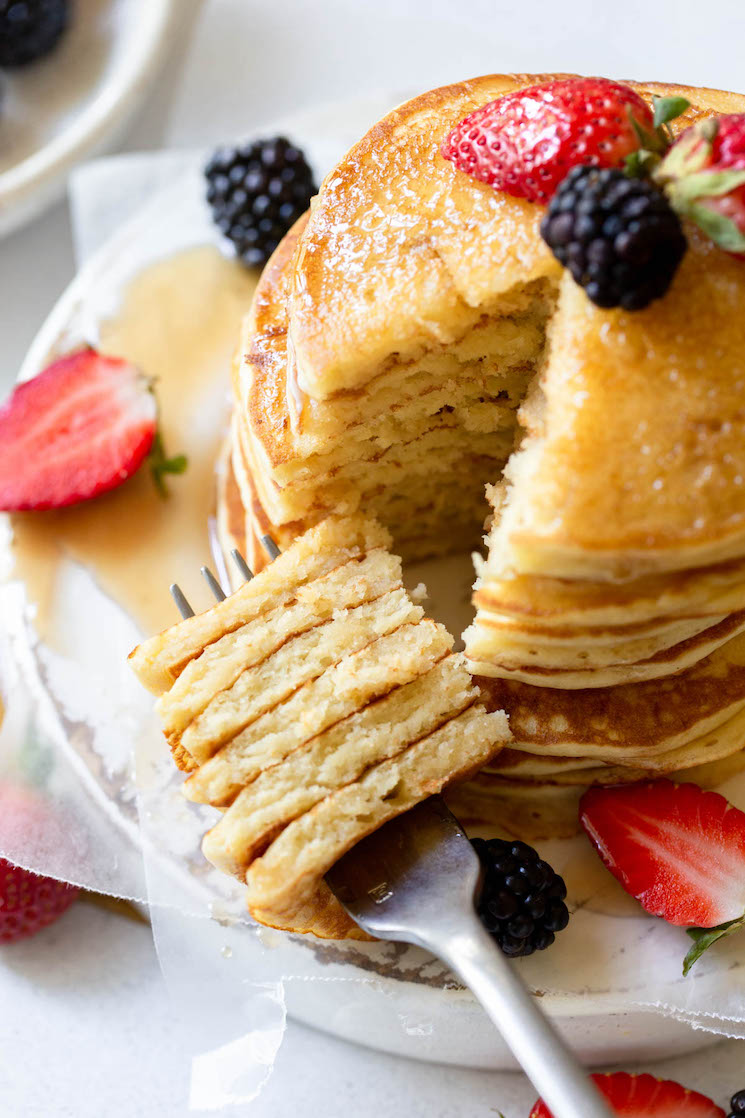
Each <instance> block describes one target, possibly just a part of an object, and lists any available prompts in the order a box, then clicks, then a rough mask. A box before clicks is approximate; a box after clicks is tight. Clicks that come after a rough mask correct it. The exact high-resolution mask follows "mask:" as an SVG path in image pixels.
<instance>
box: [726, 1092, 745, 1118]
mask: <svg viewBox="0 0 745 1118" xmlns="http://www.w3.org/2000/svg"><path fill="white" fill-rule="evenodd" d="M729 1108H730V1110H731V1112H732V1113H731V1114H728V1115H727V1118H739V1115H741V1114H745V1090H742V1091H738V1092H737V1093H736V1094H734V1095H733V1096H732V1098H731V1099H730V1100H729Z"/></svg>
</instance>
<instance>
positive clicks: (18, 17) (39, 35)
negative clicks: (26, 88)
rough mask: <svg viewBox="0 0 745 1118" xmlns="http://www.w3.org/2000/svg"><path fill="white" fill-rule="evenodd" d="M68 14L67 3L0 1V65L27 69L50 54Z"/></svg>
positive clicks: (64, 1) (68, 7) (60, 0)
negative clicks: (38, 59) (30, 64)
mask: <svg viewBox="0 0 745 1118" xmlns="http://www.w3.org/2000/svg"><path fill="white" fill-rule="evenodd" d="M69 15H70V5H69V2H68V0H0V66H7V67H13V66H25V65H26V64H27V63H29V62H35V61H36V59H37V58H42V57H43V56H44V55H45V54H49V52H50V51H51V50H52V49H53V48H54V47H55V46H56V45H57V41H58V39H59V38H60V36H61V35H62V33H63V31H64V30H65V28H66V27H67V23H68V19H69Z"/></svg>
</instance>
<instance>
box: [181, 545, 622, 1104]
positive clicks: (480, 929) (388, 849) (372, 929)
mask: <svg viewBox="0 0 745 1118" xmlns="http://www.w3.org/2000/svg"><path fill="white" fill-rule="evenodd" d="M262 544H263V545H264V548H265V549H266V551H267V554H268V555H269V557H270V559H275V558H276V557H277V555H278V554H279V548H278V547H277V545H276V543H275V542H274V540H273V539H272V538H271V536H264V537H263V539H262ZM231 556H232V558H233V561H234V563H235V564H236V567H237V568H238V571H239V572H240V574H241V576H242V577H243V578H244V579H250V578H253V574H252V572H251V570H250V569H249V567H248V565H247V563H246V561H245V559H244V558H243V556H242V555H241V553H240V552H239V551H237V550H233V551H231ZM222 567H223V569H222V570H221V571H220V573H221V576H222V578H223V581H224V582H225V583H226V585H227V572H226V571H225V569H224V564H223V565H222ZM218 569H220V568H219V567H218ZM202 575H203V576H204V578H205V580H206V582H207V584H208V586H209V587H210V590H211V591H212V593H213V594H214V596H215V598H216V599H217V600H218V601H222V599H223V598H224V597H225V590H224V589H223V587H222V586H221V585H220V582H218V580H217V579H216V578H215V576H214V574H213V573H212V571H211V570H210V569H209V567H202ZM171 594H172V595H173V598H174V601H175V602H176V605H177V606H178V609H179V611H180V613H181V616H182V617H184V618H187V617H193V616H194V610H193V609H192V608H191V606H190V605H189V602H188V601H187V599H186V598H185V597H184V594H183V593H182V591H181V590H180V588H179V587H178V586H177V585H176V584H175V583H174V584H173V586H171ZM481 879H482V871H481V863H480V861H479V858H478V855H477V854H476V851H475V850H474V848H473V846H472V845H471V843H470V842H469V840H468V838H467V836H466V834H465V833H464V831H463V829H462V827H461V826H460V824H459V823H458V820H457V819H456V818H455V816H454V815H452V814H451V812H450V811H449V810H448V809H447V807H446V806H445V804H444V802H443V801H442V799H441V798H440V797H439V796H432V797H430V799H428V800H425V801H424V802H423V803H421V804H418V805H417V807H415V808H412V809H411V810H410V811H407V812H405V813H404V814H403V815H399V816H398V817H397V818H395V819H392V820H391V821H390V822H389V823H386V824H385V825H384V826H383V827H381V828H380V829H379V830H377V831H375V832H374V833H373V834H371V835H369V836H368V837H367V838H365V839H362V841H361V842H358V843H357V845H356V846H355V847H353V849H352V850H350V851H349V852H348V853H347V854H345V855H344V857H343V858H341V859H340V860H339V861H338V862H337V863H336V865H335V866H333V868H332V869H331V870H330V871H329V872H328V873H327V874H326V881H327V883H328V885H329V886H330V888H331V890H332V892H333V893H335V895H336V896H337V898H338V899H339V901H340V902H341V904H342V905H343V906H344V908H345V909H346V911H347V912H348V913H349V915H350V916H351V917H352V919H353V920H355V921H356V923H357V924H359V926H360V927H361V928H363V929H364V930H365V931H366V932H369V933H370V934H371V935H374V936H377V937H378V938H379V939H390V940H396V941H401V942H404V943H413V944H416V945H417V946H418V947H424V948H426V949H427V950H429V951H431V952H432V953H433V954H434V955H437V956H438V957H439V958H440V959H442V961H443V962H444V963H446V964H447V965H448V966H449V967H450V968H451V969H452V970H453V971H454V972H455V973H456V974H457V975H459V976H460V978H461V979H462V980H463V981H464V982H465V984H466V985H467V986H468V987H470V989H471V990H472V991H473V993H474V994H475V995H476V997H477V998H478V1000H479V1001H480V1002H481V1004H482V1006H483V1007H484V1009H485V1010H486V1012H487V1013H488V1015H489V1017H491V1019H492V1021H493V1023H494V1024H495V1025H496V1027H497V1029H498V1030H499V1032H500V1033H501V1034H502V1036H503V1037H504V1040H505V1041H506V1042H507V1044H508V1046H509V1047H510V1049H511V1050H512V1053H513V1054H514V1056H515V1058H516V1059H517V1060H518V1062H519V1063H520V1065H521V1066H522V1068H523V1070H524V1072H525V1074H526V1075H527V1076H528V1078H529V1079H530V1080H531V1081H532V1083H533V1086H534V1087H535V1088H536V1090H537V1091H538V1093H539V1095H541V1096H542V1098H543V1099H544V1101H545V1102H546V1104H547V1105H548V1106H549V1107H550V1109H551V1110H552V1111H553V1114H554V1118H612V1114H611V1111H610V1110H609V1109H608V1107H607V1106H606V1104H605V1101H604V1100H603V1099H602V1098H601V1096H600V1094H599V1093H598V1092H597V1090H596V1089H595V1087H594V1086H593V1084H592V1082H591V1081H590V1080H589V1079H587V1077H586V1075H585V1073H584V1071H583V1070H582V1068H581V1066H580V1064H579V1063H578V1061H577V1059H576V1057H575V1056H574V1055H573V1053H572V1052H571V1050H570V1049H569V1048H568V1046H567V1045H566V1044H565V1043H564V1041H563V1040H562V1038H561V1037H560V1036H559V1034H558V1033H557V1032H556V1030H555V1029H554V1028H553V1026H552V1025H551V1024H550V1023H549V1021H548V1018H547V1017H546V1016H545V1015H544V1014H543V1013H542V1012H541V1010H540V1009H539V1008H538V1005H537V1003H536V1000H535V998H533V997H532V995H531V994H530V993H529V992H528V990H527V989H526V987H525V986H524V985H523V983H522V981H521V980H520V978H519V977H518V974H517V972H516V970H515V969H514V967H513V966H512V964H511V963H510V962H509V960H508V959H507V958H506V957H505V956H504V955H503V954H502V952H501V951H500V950H499V948H498V947H497V946H496V944H495V943H494V941H493V940H492V938H491V936H490V935H489V934H488V932H487V931H486V930H485V928H484V926H483V925H482V923H481V920H480V919H479V916H478V914H477V912H476V908H475V900H476V898H477V896H478V891H479V888H480V885H481Z"/></svg>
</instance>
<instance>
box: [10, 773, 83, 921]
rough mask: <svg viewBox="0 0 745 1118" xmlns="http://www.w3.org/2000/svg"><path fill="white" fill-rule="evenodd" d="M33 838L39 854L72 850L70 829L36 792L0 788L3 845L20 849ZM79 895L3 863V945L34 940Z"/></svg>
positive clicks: (70, 888)
mask: <svg viewBox="0 0 745 1118" xmlns="http://www.w3.org/2000/svg"><path fill="white" fill-rule="evenodd" d="M27 838H30V841H31V844H32V845H33V846H34V848H35V849H36V850H37V852H43V851H45V850H55V851H59V850H60V849H63V850H65V849H67V847H68V846H69V844H70V843H71V841H72V838H71V836H70V834H69V828H68V827H67V825H66V823H65V822H63V820H62V819H61V817H60V816H59V815H58V814H57V813H56V812H55V811H54V810H53V809H52V806H51V804H50V803H49V802H48V800H47V799H46V797H45V796H43V795H42V794H41V793H40V792H38V791H37V790H36V789H33V788H29V787H26V786H25V785H22V784H16V783H11V782H5V781H3V782H2V783H0V843H1V844H2V845H3V847H4V848H5V849H8V848H10V849H18V847H19V845H20V844H25V843H26V840H27ZM78 893H79V890H78V889H76V888H75V887H73V886H71V885H66V884H65V883H64V882H62V881H56V880H55V879H54V878H50V877H42V876H40V875H39V874H36V873H31V872H30V871H29V870H24V869H21V868H20V867H19V866H16V865H14V864H13V863H12V862H9V861H7V860H6V859H5V858H0V943H13V942H15V940H18V939H25V938H26V937H27V936H32V935H34V934H35V933H36V932H38V931H40V930H41V929H42V928H44V927H46V925H47V924H51V923H52V922H53V921H54V920H56V919H57V918H58V917H59V916H61V915H62V913H63V912H65V911H66V910H67V909H68V908H69V907H70V905H71V904H72V902H73V901H74V900H75V898H76V897H77V896H78Z"/></svg>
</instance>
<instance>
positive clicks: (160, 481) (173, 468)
mask: <svg viewBox="0 0 745 1118" xmlns="http://www.w3.org/2000/svg"><path fill="white" fill-rule="evenodd" d="M149 461H150V474H151V476H152V479H153V484H154V485H155V488H156V489H157V491H158V495H159V496H160V497H162V498H163V499H165V498H167V497H168V496H170V494H169V491H168V486H167V485H166V482H165V477H166V475H167V474H183V473H184V471H185V470H186V467H187V466H188V465H189V459H188V458H187V457H186V455H185V454H176V455H174V457H172V458H168V457H167V456H166V452H165V447H164V445H163V436H162V434H161V430H160V427H158V428H157V430H156V432H155V438H154V439H153V445H152V447H151V449H150V458H149Z"/></svg>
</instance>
